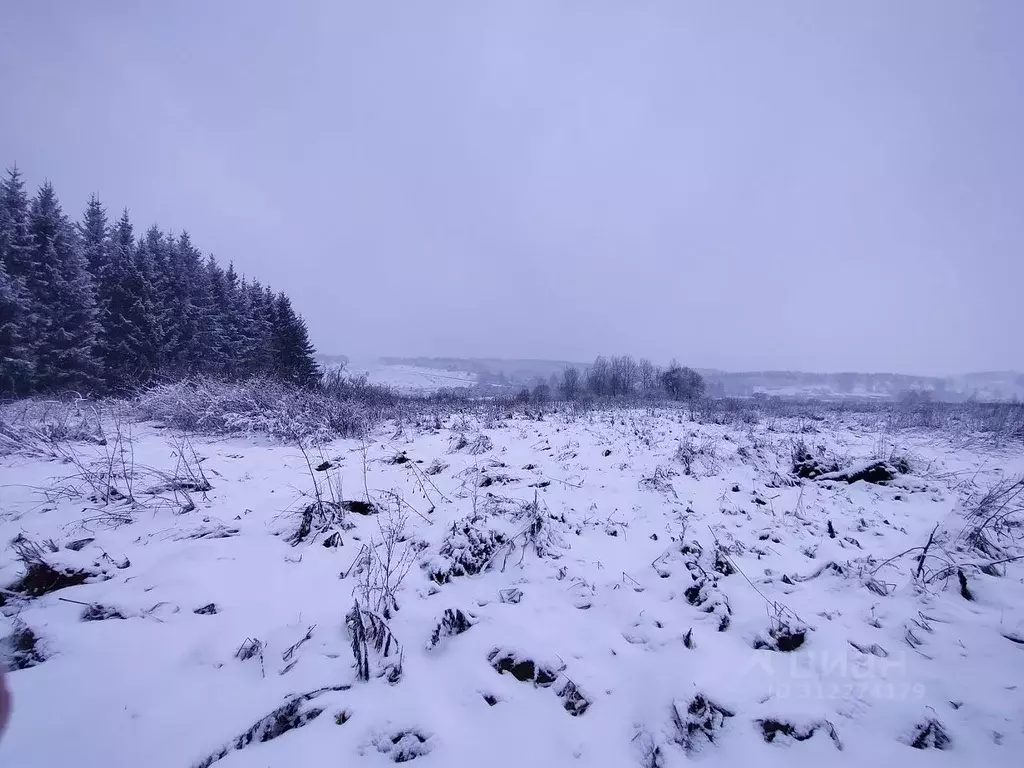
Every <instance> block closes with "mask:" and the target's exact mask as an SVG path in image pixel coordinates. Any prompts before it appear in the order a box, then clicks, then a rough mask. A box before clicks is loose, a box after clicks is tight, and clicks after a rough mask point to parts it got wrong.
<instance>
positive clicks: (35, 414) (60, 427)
mask: <svg viewBox="0 0 1024 768" xmlns="http://www.w3.org/2000/svg"><path fill="white" fill-rule="evenodd" d="M104 442H105V438H104V432H103V423H102V408H101V407H100V405H99V404H98V403H95V402H92V401H89V400H82V399H71V400H55V401H51V400H35V399H33V400H19V401H15V402H12V403H7V404H5V405H3V406H2V407H0V455H8V454H15V453H17V454H21V455H25V456H40V457H45V458H58V459H59V458H62V454H61V450H60V448H61V446H62V445H63V444H65V443H91V444H94V445H103V443H104Z"/></svg>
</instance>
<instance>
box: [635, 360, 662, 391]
mask: <svg viewBox="0 0 1024 768" xmlns="http://www.w3.org/2000/svg"><path fill="white" fill-rule="evenodd" d="M659 375H660V371H659V370H658V368H657V366H655V365H654V363H652V362H651V361H650V360H648V359H647V358H646V357H644V358H641V359H640V362H639V363H638V365H637V382H638V384H639V385H640V391H641V392H643V393H644V394H648V393H650V392H653V391H655V390H656V389H658V388H659V386H660V385H659V382H658V377H659Z"/></svg>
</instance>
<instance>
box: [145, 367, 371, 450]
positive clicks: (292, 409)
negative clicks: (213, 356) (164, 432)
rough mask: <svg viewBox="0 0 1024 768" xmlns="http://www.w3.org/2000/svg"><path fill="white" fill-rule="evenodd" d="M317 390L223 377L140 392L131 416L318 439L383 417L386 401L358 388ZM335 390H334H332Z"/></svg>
mask: <svg viewBox="0 0 1024 768" xmlns="http://www.w3.org/2000/svg"><path fill="white" fill-rule="evenodd" d="M337 391H338V390H337V389H332V390H327V391H320V390H310V389H304V388H301V387H296V386H293V385H289V384H284V383H281V382H279V381H275V380H272V379H249V380H246V381H241V382H223V381H215V380H210V379H197V380H191V381H182V382H177V383H174V384H163V385H159V386H156V387H154V388H152V389H150V390H149V391H147V392H145V393H143V394H142V395H141V396H140V397H139V399H138V401H137V403H136V406H135V413H136V416H137V417H138V418H140V419H142V420H146V421H155V422H159V423H161V424H164V425H166V426H169V427H173V428H175V429H179V430H181V431H183V432H191V433H200V434H214V435H226V434H251V433H265V434H268V435H270V436H272V437H275V438H278V439H293V438H294V437H295V436H299V437H301V438H304V439H309V440H313V441H318V442H325V441H327V440H330V439H331V438H334V437H355V436H359V435H362V434H363V433H364V432H365V431H366V429H367V427H368V426H369V425H371V424H373V423H374V422H375V421H377V420H378V419H379V418H381V417H382V416H383V413H384V412H385V410H386V408H387V406H388V403H386V402H382V401H381V400H380V399H378V398H377V397H376V395H374V396H373V397H370V398H369V399H368V401H367V402H364V401H362V400H359V399H357V398H356V395H357V394H358V393H359V392H365V391H370V392H374V393H376V390H361V389H359V388H358V387H356V388H351V389H348V390H344V391H345V392H346V396H345V397H342V396H340V395H338V394H337ZM332 392H333V393H335V394H332Z"/></svg>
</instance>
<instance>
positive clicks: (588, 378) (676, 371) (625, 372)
mask: <svg viewBox="0 0 1024 768" xmlns="http://www.w3.org/2000/svg"><path fill="white" fill-rule="evenodd" d="M706 392H707V383H706V382H705V381H704V377H702V376H701V375H700V374H699V373H697V371H695V370H693V369H692V368H687V367H685V366H681V365H679V363H677V362H675V361H674V360H673V361H672V363H671V364H670V365H669V366H668V367H667V368H660V367H659V366H656V365H655V364H654V363H652V362H651V361H650V360H647V359H644V358H641V359H640V360H634V359H633V358H632V357H630V356H629V355H621V356H615V357H601V356H599V357H597V358H596V359H595V360H594V362H593V363H592V364H591V365H590V366H588V367H586V368H585V369H583V368H581V367H579V366H574V365H567V366H565V368H564V369H563V370H562V371H561V372H560V373H552V374H551V375H550V376H549V377H548V378H547V380H545V379H543V378H538V379H536V380H535V381H534V382H533V383H532V385H531V386H530V387H524V388H523V389H522V390H520V392H519V395H518V398H519V399H520V400H524V401H526V400H529V401H533V402H538V403H540V402H544V401H546V400H550V399H552V398H560V399H563V400H582V399H587V398H636V397H640V398H645V399H656V398H670V399H673V400H688V401H690V402H694V401H696V400H700V399H701V398H702V397H704V395H705V394H706Z"/></svg>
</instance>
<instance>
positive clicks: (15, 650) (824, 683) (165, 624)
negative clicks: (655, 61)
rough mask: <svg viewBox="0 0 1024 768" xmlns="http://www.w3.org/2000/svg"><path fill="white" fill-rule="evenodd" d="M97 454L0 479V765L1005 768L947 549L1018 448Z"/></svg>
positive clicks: (1009, 598)
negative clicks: (8, 703)
mask: <svg viewBox="0 0 1024 768" xmlns="http://www.w3.org/2000/svg"><path fill="white" fill-rule="evenodd" d="M844 418H845V419H846V420H845V421H844ZM129 432H130V434H129ZM106 436H107V441H106V445H93V444H87V443H70V442H68V443H55V444H52V445H51V447H50V448H46V447H45V445H43V444H40V445H37V446H35V452H36V453H37V454H39V455H34V456H28V455H24V451H23V452H21V453H10V454H9V455H7V456H5V457H3V458H2V459H0V464H2V466H0V486H2V487H0V541H2V543H3V546H4V549H3V557H2V558H0V585H3V586H4V587H6V589H5V591H4V592H3V607H2V609H0V610H2V613H3V615H2V616H0V635H9V637H8V639H7V641H6V648H5V651H4V653H5V657H6V659H7V662H8V664H9V665H11V666H12V667H13V668H15V670H16V671H13V672H11V673H10V675H9V677H8V680H9V684H10V686H11V688H12V689H13V693H14V705H15V710H14V715H13V721H12V723H11V726H10V728H9V730H8V732H7V733H6V735H5V736H4V737H3V739H2V740H0V765H4V766H12V767H13V766H17V767H18V768H32V767H33V766H38V767H40V768H41V767H42V766H75V768H115V767H116V766H147V767H148V768H165V767H166V768H172V767H173V768H208V766H211V765H216V768H243V767H252V768H257V767H258V768H265V767H266V766H281V767H282V768H283V767H285V766H288V767H291V766H313V765H318V766H319V765H336V766H354V765H365V766H386V765H389V764H391V763H393V762H405V761H409V760H416V761H417V765H420V766H424V768H426V766H445V767H446V768H462V767H464V766H465V767H466V768H470V767H472V768H477V767H478V766H494V767H495V768H500V767H504V766H509V767H511V766H516V767H517V768H518V767H520V766H524V765H529V766H574V765H575V766H616V767H622V766H640V767H643V766H647V767H653V766H681V765H684V764H687V762H688V761H689V760H698V761H700V760H704V761H708V763H709V764H721V765H736V766H746V765H758V766H776V765H778V766H787V768H792V766H804V765H808V766H809V765H822V764H828V765H850V766H858V767H861V766H866V765H873V766H896V765H901V766H902V765H934V764H944V765H957V766H966V765H988V766H992V765H1005V766H1010V765H1020V755H1021V754H1022V750H1024V561H1011V562H1004V563H999V564H995V565H991V564H990V563H991V562H992V561H995V560H1002V559H1005V558H1009V557H1014V556H1016V555H1019V554H1021V552H1020V551H1019V550H1018V549H1016V548H1015V547H1016V544H1015V543H1014V541H1013V538H1012V535H1013V530H1012V528H1011V529H1004V530H1003V531H1002V532H1000V531H997V530H996V529H991V530H990V534H991V542H992V546H993V548H992V549H991V550H990V552H989V554H988V555H986V554H984V553H982V552H981V551H978V550H977V549H976V548H973V547H971V546H970V544H969V543H967V541H966V539H965V537H964V536H963V535H962V533H963V531H964V528H965V525H966V524H967V522H968V520H967V515H968V514H969V513H970V512H971V510H973V509H975V508H976V505H977V503H978V501H979V499H980V498H981V497H982V495H983V494H984V493H985V492H986V491H987V490H988V489H989V488H991V487H992V486H993V485H995V484H997V483H998V482H999V481H1000V480H1004V479H1006V478H1010V477H1012V476H1015V475H1018V474H1019V473H1021V472H1024V456H1022V454H1021V450H1020V447H1019V445H1018V446H1017V447H1016V448H1013V449H1008V448H1003V449H995V448H989V447H984V445H983V444H981V443H974V444H973V446H972V447H968V446H966V445H964V444H957V445H954V444H953V443H951V442H950V440H949V439H948V438H947V437H945V436H943V435H942V434H939V433H935V432H930V433H923V432H922V433H906V432H903V433H899V434H893V433H886V432H884V431H881V430H880V429H879V428H878V427H877V426H875V425H872V424H869V423H862V421H861V420H859V419H855V418H854V417H852V416H847V417H843V416H832V417H829V418H828V419H827V420H808V421H797V420H792V421H790V420H785V419H776V420H772V421H762V422H761V423H760V424H755V425H742V426H740V425H736V426H716V425H708V424H696V423H693V422H691V421H689V420H688V419H687V418H686V417H685V415H684V414H683V413H682V412H681V411H677V410H658V411H644V410H618V411H614V412H608V411H605V412H594V413H589V414H583V415H580V416H578V417H575V418H570V416H568V415H565V414H546V415H545V416H544V419H543V420H535V419H531V418H527V417H525V416H523V415H518V416H516V417H515V418H512V419H496V420H494V419H488V418H477V417H473V416H460V415H458V414H438V415H437V416H436V418H435V417H429V418H428V417H424V418H422V419H421V420H420V421H419V422H418V423H410V422H407V423H405V424H402V425H396V424H395V423H394V422H391V423H388V424H384V425H381V426H379V427H378V428H377V429H376V430H375V431H374V432H373V434H372V435H370V436H369V437H368V438H367V439H366V440H365V441H363V440H338V441H334V442H331V443H328V444H324V445H318V446H317V445H306V446H304V450H300V448H299V447H298V446H297V445H295V444H291V445H285V444H280V443H274V442H271V441H269V440H267V439H266V438H260V437H238V438H229V439H216V440H214V439H209V438H201V437H192V438H191V439H186V438H184V436H182V435H180V434H177V433H172V432H171V431H170V430H162V429H159V428H158V427H156V426H155V425H134V426H133V427H132V428H131V429H130V430H129V428H128V427H127V426H122V428H121V438H120V439H119V438H118V436H117V432H116V427H114V426H113V425H108V427H107V429H106ZM47 454H49V455H47ZM794 457H795V458H796V459H797V460H798V464H799V466H798V467H797V469H799V470H800V472H799V473H798V472H795V471H794ZM878 459H883V460H884V462H883V464H881V465H875V466H874V467H873V468H872V467H871V462H872V461H874V460H878ZM850 468H853V469H854V470H858V469H860V470H868V471H867V474H868V478H867V479H862V480H857V481H855V482H852V483H851V482H848V480H849V479H850V478H848V477H845V476H844V471H846V470H849V469H850ZM890 472H895V473H896V474H895V477H893V478H892V479H891V480H888V481H886V482H883V483H877V482H871V481H872V480H878V479H884V476H885V475H887V474H888V473H890ZM798 474H804V475H808V476H807V477H802V478H801V477H798ZM813 475H819V476H817V477H811V476H813ZM1019 501H1020V498H1019V497H1018V499H1017V501H1016V502H1014V501H1013V500H1011V502H1010V503H1011V507H1010V508H1012V504H1014V503H1019ZM1005 508H1006V507H1004V509H1005ZM1017 532H1018V533H1019V529H1017ZM930 537H931V539H932V541H931V544H930V546H928V548H927V553H926V556H925V557H924V558H923V559H919V556H920V555H921V554H922V553H923V552H924V550H925V546H926V544H928V542H929V539H930ZM915 548H916V549H915ZM907 550H911V551H910V552H907ZM982 566H985V567H984V569H982ZM958 570H959V571H960V572H962V573H963V577H964V582H963V583H961V579H960V576H959V574H958ZM968 596H969V597H970V599H967V598H968ZM914 747H917V748H914Z"/></svg>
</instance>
